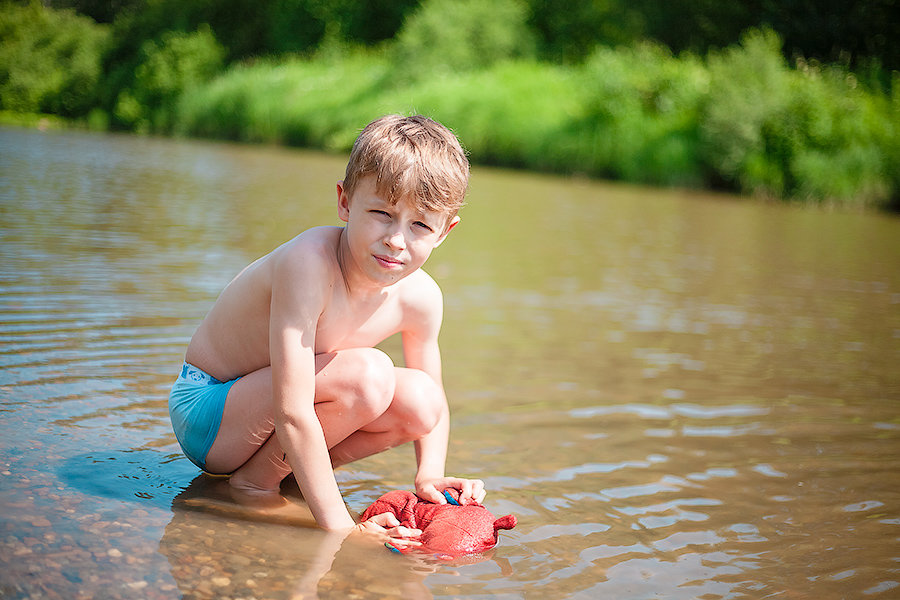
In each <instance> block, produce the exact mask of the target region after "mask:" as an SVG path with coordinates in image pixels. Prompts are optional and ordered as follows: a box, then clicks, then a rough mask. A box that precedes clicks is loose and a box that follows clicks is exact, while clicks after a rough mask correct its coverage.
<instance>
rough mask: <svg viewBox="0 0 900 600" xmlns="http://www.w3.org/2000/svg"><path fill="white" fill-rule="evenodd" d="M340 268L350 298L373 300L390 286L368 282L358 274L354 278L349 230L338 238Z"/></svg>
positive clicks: (337, 251)
mask: <svg viewBox="0 0 900 600" xmlns="http://www.w3.org/2000/svg"><path fill="white" fill-rule="evenodd" d="M336 256H337V263H338V268H339V269H340V270H341V279H342V280H343V281H344V289H345V290H346V291H347V295H348V296H349V297H350V298H355V299H358V300H371V299H372V298H374V297H376V296H381V295H383V294H384V293H385V291H386V289H387V288H388V287H390V286H382V285H378V284H377V283H373V282H371V281H369V280H367V279H366V278H365V277H362V276H360V274H358V273H356V274H355V276H354V269H353V266H352V265H353V261H352V260H350V250H349V249H348V248H347V228H346V227H344V228H342V229H341V234H340V235H339V236H338V243H337V249H336Z"/></svg>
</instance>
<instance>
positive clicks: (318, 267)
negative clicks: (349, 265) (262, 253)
mask: <svg viewBox="0 0 900 600" xmlns="http://www.w3.org/2000/svg"><path fill="white" fill-rule="evenodd" d="M340 231H341V228H340V227H313V228H312V229H307V230H306V231H304V232H303V233H301V234H300V235H298V236H296V237H295V238H293V239H291V240H289V241H287V242H285V243H284V244H282V245H281V246H280V247H279V248H277V249H276V250H275V251H274V252H272V254H271V255H270V256H271V259H272V263H273V268H274V270H275V272H282V273H283V272H285V271H286V272H289V273H301V272H307V273H308V272H311V271H312V272H318V273H319V274H324V273H325V272H328V271H334V270H335V268H336V266H337V254H336V248H337V243H338V238H339V236H340ZM273 283H274V282H273Z"/></svg>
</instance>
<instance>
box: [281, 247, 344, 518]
mask: <svg viewBox="0 0 900 600" xmlns="http://www.w3.org/2000/svg"><path fill="white" fill-rule="evenodd" d="M296 259H297V256H295V255H294V253H293V252H287V253H286V256H283V257H281V260H279V261H278V262H277V264H276V265H275V269H274V273H273V278H272V299H271V307H270V310H271V313H270V318H269V323H270V329H269V355H270V360H271V366H272V394H273V401H274V415H275V432H276V435H277V436H278V441H279V442H280V444H281V447H282V450H283V451H284V453H285V454H286V455H287V456H286V458H287V461H288V463H289V464H290V466H291V470H292V471H293V472H294V476H295V477H296V479H297V483H298V484H299V486H300V490H301V491H302V493H303V498H304V499H305V500H306V502H307V504H308V505H309V508H310V511H311V512H312V514H313V516H314V517H315V518H316V522H317V523H318V524H319V526H320V527H323V528H324V529H332V530H334V529H349V528H351V527H353V526H354V524H355V522H354V521H353V518H352V517H351V516H350V514H349V513H348V512H347V508H346V506H345V505H344V502H343V499H342V498H341V493H340V489H339V488H338V485H337V482H336V481H335V478H334V471H333V470H332V468H331V458H330V456H329V454H328V446H327V444H326V443H325V434H324V433H323V431H322V426H321V424H320V423H319V419H318V417H317V416H316V411H315V405H314V398H315V333H316V326H317V323H318V319H319V315H320V314H321V312H322V310H323V307H324V306H325V302H326V297H325V294H326V290H327V287H326V283H327V282H328V281H330V279H331V275H330V273H329V272H328V268H327V266H326V265H325V264H324V263H323V262H321V261H317V260H309V259H307V260H296ZM311 282H316V283H318V284H313V283H311Z"/></svg>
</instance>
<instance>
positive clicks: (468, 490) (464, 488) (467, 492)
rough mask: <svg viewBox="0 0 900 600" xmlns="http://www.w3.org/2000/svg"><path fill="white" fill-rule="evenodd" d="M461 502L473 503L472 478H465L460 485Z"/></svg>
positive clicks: (463, 503)
mask: <svg viewBox="0 0 900 600" xmlns="http://www.w3.org/2000/svg"><path fill="white" fill-rule="evenodd" d="M458 501H459V503H460V504H462V505H466V504H471V503H472V501H473V498H472V480H471V479H463V480H462V481H461V482H460V487H459V500H458Z"/></svg>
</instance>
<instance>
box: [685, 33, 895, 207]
mask: <svg viewBox="0 0 900 600" xmlns="http://www.w3.org/2000/svg"><path fill="white" fill-rule="evenodd" d="M798 66H799V68H798V69H790V68H789V67H788V66H787V64H786V63H785V61H784V59H783V58H782V55H781V44H780V40H779V39H778V37H777V35H775V34H774V33H772V32H768V31H753V32H750V33H748V34H747V35H746V36H745V38H744V40H743V42H742V44H741V46H739V47H733V48H729V49H727V50H725V51H723V52H721V53H716V54H712V55H710V57H709V70H710V93H709V95H708V96H707V98H706V101H705V102H704V106H703V109H702V114H701V116H700V130H701V134H700V139H701V144H702V149H701V152H702V155H703V158H704V160H705V161H706V162H707V164H708V165H709V166H710V167H711V169H712V170H713V171H714V172H715V174H716V175H717V177H719V178H720V179H721V180H722V181H724V182H725V183H727V184H729V185H730V186H734V187H737V188H738V189H739V190H740V191H742V192H745V193H749V194H753V195H761V196H768V197H773V198H796V199H802V200H815V201H817V202H825V203H830V204H846V203H855V204H872V203H879V204H881V203H885V202H886V201H887V200H888V198H889V197H890V194H891V193H892V192H891V188H892V187H894V189H895V190H896V187H895V184H893V183H892V182H891V176H890V172H891V170H890V155H889V154H885V150H887V149H888V147H889V146H890V144H891V140H892V139H896V136H897V131H896V129H897V127H896V119H894V120H893V121H894V122H893V124H892V123H891V121H892V119H891V118H890V104H889V102H888V101H887V99H886V98H884V97H882V96H881V95H880V94H879V93H877V92H871V91H868V90H865V89H864V88H863V87H862V86H860V85H859V84H858V83H857V81H856V79H855V77H854V76H853V75H851V74H850V73H849V72H847V71H846V70H845V69H843V68H840V67H836V66H831V67H822V66H820V65H817V64H815V63H806V62H803V61H800V62H799V63H798ZM893 193H896V192H893Z"/></svg>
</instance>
